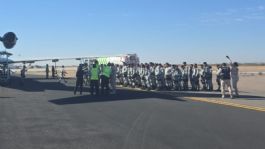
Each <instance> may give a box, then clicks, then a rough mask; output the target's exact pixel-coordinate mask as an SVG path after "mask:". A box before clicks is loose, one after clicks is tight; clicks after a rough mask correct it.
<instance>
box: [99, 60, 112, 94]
mask: <svg viewBox="0 0 265 149" xmlns="http://www.w3.org/2000/svg"><path fill="white" fill-rule="evenodd" d="M110 75H111V68H110V63H108V65H104V66H103V69H102V76H101V94H105V93H106V94H109V81H110Z"/></svg>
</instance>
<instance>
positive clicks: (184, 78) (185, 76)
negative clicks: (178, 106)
mask: <svg viewBox="0 0 265 149" xmlns="http://www.w3.org/2000/svg"><path fill="white" fill-rule="evenodd" d="M181 68H182V89H183V90H184V91H187V90H188V89H189V85H188V81H189V76H188V75H189V71H188V68H187V63H186V62H183V65H182V66H181Z"/></svg>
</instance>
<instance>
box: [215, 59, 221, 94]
mask: <svg viewBox="0 0 265 149" xmlns="http://www.w3.org/2000/svg"><path fill="white" fill-rule="evenodd" d="M216 68H217V71H218V70H219V69H220V68H221V66H220V65H219V64H217V65H216ZM217 71H216V72H217ZM216 84H217V86H218V88H217V89H216V91H221V76H220V75H217V74H216Z"/></svg>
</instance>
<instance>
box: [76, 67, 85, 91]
mask: <svg viewBox="0 0 265 149" xmlns="http://www.w3.org/2000/svg"><path fill="white" fill-rule="evenodd" d="M83 76H84V70H83V65H82V64H80V65H79V66H78V69H77V71H76V85H75V90H74V94H76V91H77V89H78V88H79V89H80V95H82V91H83V82H84V77H83Z"/></svg>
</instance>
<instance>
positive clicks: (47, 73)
mask: <svg viewBox="0 0 265 149" xmlns="http://www.w3.org/2000/svg"><path fill="white" fill-rule="evenodd" d="M45 71H46V79H49V72H50V70H49V65H48V64H46V70H45Z"/></svg>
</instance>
